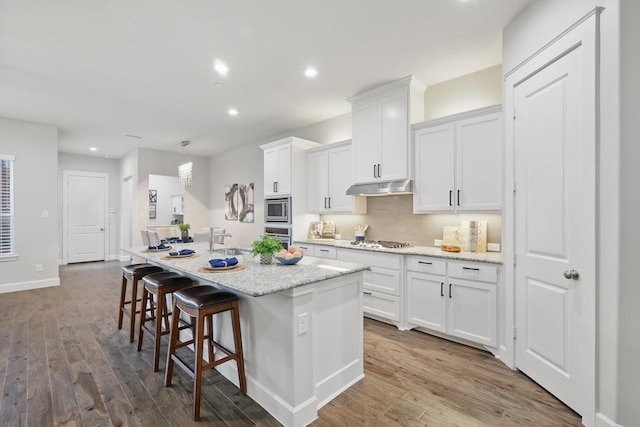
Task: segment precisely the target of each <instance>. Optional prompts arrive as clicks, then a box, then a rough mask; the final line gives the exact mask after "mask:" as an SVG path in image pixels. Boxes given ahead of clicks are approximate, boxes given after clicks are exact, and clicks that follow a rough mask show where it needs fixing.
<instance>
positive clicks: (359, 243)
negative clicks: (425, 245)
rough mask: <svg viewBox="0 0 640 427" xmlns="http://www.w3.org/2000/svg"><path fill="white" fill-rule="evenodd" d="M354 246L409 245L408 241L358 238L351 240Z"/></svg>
mask: <svg viewBox="0 0 640 427" xmlns="http://www.w3.org/2000/svg"><path fill="white" fill-rule="evenodd" d="M351 244H352V245H354V246H359V247H361V248H371V249H380V248H386V249H397V248H407V247H410V246H411V244H410V243H403V242H391V241H388V240H360V241H357V240H356V241H353V242H351Z"/></svg>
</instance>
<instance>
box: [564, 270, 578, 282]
mask: <svg viewBox="0 0 640 427" xmlns="http://www.w3.org/2000/svg"><path fill="white" fill-rule="evenodd" d="M564 277H565V279H572V280H578V278H579V277H580V273H578V272H577V271H576V270H567V271H565V272H564Z"/></svg>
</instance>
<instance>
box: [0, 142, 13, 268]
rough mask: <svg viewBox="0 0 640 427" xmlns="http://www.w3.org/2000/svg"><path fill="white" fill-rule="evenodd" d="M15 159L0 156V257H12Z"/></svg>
mask: <svg viewBox="0 0 640 427" xmlns="http://www.w3.org/2000/svg"><path fill="white" fill-rule="evenodd" d="M14 160H15V157H14V156H7V155H3V154H0V257H6V256H11V255H14V247H13V242H14V237H13V233H14V231H13V163H14Z"/></svg>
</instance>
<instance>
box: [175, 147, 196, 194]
mask: <svg viewBox="0 0 640 427" xmlns="http://www.w3.org/2000/svg"><path fill="white" fill-rule="evenodd" d="M189 143H190V141H182V142H181V143H180V145H181V146H182V150H183V151H184V149H185V147H186V146H187V145H189ZM178 178H179V179H180V183H181V184H182V186H183V187H186V186H189V185H191V183H192V182H193V162H191V161H188V162H187V163H183V164H181V165H180V166H178Z"/></svg>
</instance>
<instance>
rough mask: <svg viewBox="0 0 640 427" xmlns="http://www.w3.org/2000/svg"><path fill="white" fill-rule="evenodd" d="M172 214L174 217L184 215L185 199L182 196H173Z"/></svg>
mask: <svg viewBox="0 0 640 427" xmlns="http://www.w3.org/2000/svg"><path fill="white" fill-rule="evenodd" d="M171 213H172V214H173V215H184V197H183V196H182V194H172V195H171Z"/></svg>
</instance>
